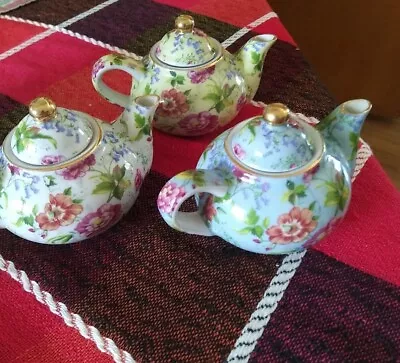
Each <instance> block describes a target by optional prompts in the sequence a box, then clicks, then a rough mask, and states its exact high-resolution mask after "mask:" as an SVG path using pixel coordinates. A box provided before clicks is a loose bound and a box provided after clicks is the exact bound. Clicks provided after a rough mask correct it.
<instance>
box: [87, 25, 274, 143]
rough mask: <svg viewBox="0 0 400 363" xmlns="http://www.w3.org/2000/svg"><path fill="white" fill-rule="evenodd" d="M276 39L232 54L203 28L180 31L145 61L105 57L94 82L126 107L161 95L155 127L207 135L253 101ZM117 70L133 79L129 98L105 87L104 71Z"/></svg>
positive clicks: (260, 40) (268, 38)
mask: <svg viewBox="0 0 400 363" xmlns="http://www.w3.org/2000/svg"><path fill="white" fill-rule="evenodd" d="M180 18H181V17H178V19H177V21H178V20H179V19H180ZM189 25H190V24H189ZM184 30H185V29H184ZM275 41H276V37H275V36H273V35H259V36H256V37H254V38H252V39H251V40H249V42H248V43H247V46H244V47H242V49H241V50H240V51H239V52H238V53H237V54H235V55H233V54H231V53H229V52H228V51H226V50H225V49H223V48H222V46H221V44H220V43H219V42H217V41H216V40H215V39H213V38H211V37H208V36H207V35H206V34H204V33H202V32H200V31H199V30H197V29H195V28H190V27H189V28H188V29H186V30H185V31H183V30H182V28H179V27H177V29H175V30H173V31H171V32H169V33H167V34H166V35H165V36H164V37H163V38H162V39H161V40H160V41H159V42H158V43H156V44H155V45H154V46H153V47H152V49H151V51H150V53H149V55H148V56H146V57H144V58H143V59H142V60H134V59H132V58H129V57H125V56H121V55H106V56H104V57H102V58H100V59H99V60H98V61H97V62H96V64H95V65H94V67H93V72H92V82H93V85H94V87H95V89H96V90H97V91H98V92H99V93H100V94H101V95H102V96H103V97H105V98H106V99H107V100H109V101H110V102H112V103H115V104H118V105H120V106H122V107H124V108H129V105H130V104H131V103H132V102H133V101H134V99H135V98H136V97H137V96H140V95H147V94H157V95H159V96H160V98H161V103H160V105H159V107H158V109H157V112H156V115H155V119H154V127H156V128H157V129H159V130H162V131H164V132H167V133H171V134H174V135H180V136H198V135H204V134H207V133H210V132H213V131H214V130H216V129H217V128H218V127H221V126H224V125H226V124H227V123H229V122H230V121H231V120H233V118H234V117H235V116H236V115H237V114H238V112H239V111H240V110H241V108H242V107H243V106H244V105H245V104H246V102H248V101H250V100H251V99H252V98H253V97H254V95H255V93H256V91H257V89H258V86H259V83H260V77H261V72H262V68H263V64H264V59H265V56H266V54H267V52H268V50H269V49H270V47H271V46H272V45H273V44H274V42H275ZM112 69H119V70H123V71H125V72H127V73H129V74H130V75H132V76H133V78H134V82H133V84H132V88H131V94H130V96H129V97H127V96H124V95H122V94H120V93H118V92H116V91H113V90H112V89H110V88H109V87H108V86H106V85H105V84H104V83H103V81H102V77H103V75H104V73H106V72H108V71H110V70H112ZM124 117H129V114H128V113H125V116H124Z"/></svg>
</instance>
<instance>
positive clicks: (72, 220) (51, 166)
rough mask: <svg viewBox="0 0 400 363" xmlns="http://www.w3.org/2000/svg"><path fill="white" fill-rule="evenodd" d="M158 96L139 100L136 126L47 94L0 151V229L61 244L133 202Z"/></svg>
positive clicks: (148, 158)
mask: <svg viewBox="0 0 400 363" xmlns="http://www.w3.org/2000/svg"><path fill="white" fill-rule="evenodd" d="M158 102H159V97H158V96H154V95H147V96H142V97H138V98H137V99H135V100H134V101H133V102H132V103H131V106H130V112H131V113H132V115H133V118H134V119H135V121H136V122H135V123H124V122H122V120H119V119H118V120H117V121H116V122H114V123H113V124H109V123H105V122H101V121H100V120H98V119H95V118H93V117H91V116H89V115H87V114H84V113H82V112H79V111H74V110H69V109H65V108H61V107H57V106H56V105H55V103H54V102H53V101H52V100H51V99H49V98H46V97H39V98H37V99H35V100H33V101H32V102H31V103H30V105H29V114H28V115H27V116H25V117H24V118H23V119H22V120H21V121H20V122H19V124H18V125H17V126H16V127H15V128H14V129H13V130H12V131H11V132H10V133H9V134H8V135H7V136H6V138H5V139H4V143H3V145H2V147H1V148H0V228H6V229H8V230H9V231H11V232H12V233H14V234H16V235H18V236H19V237H22V238H24V239H26V240H30V241H33V242H38V243H44V244H65V243H72V242H77V241H81V240H84V239H87V238H91V237H94V236H96V235H98V234H100V233H102V232H104V231H105V230H107V229H108V228H110V227H111V226H113V225H114V224H116V223H117V222H118V221H119V220H120V219H121V218H122V216H123V215H124V214H126V213H127V212H128V210H129V209H130V208H131V207H132V205H133V204H134V202H135V200H136V198H137V196H138V194H139V191H140V187H141V185H142V182H143V179H144V178H145V176H146V175H147V173H148V172H149V169H150V167H151V163H152V159H153V146H152V136H151V128H150V123H151V120H152V117H153V115H154V112H155V110H156V108H157V106H158Z"/></svg>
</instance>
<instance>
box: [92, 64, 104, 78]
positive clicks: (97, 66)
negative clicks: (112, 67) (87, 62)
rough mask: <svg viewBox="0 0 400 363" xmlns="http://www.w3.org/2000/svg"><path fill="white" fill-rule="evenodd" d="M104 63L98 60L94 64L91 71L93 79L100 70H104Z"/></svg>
mask: <svg viewBox="0 0 400 363" xmlns="http://www.w3.org/2000/svg"><path fill="white" fill-rule="evenodd" d="M104 66H105V65H104V62H103V61H102V60H98V61H97V62H96V63H95V64H94V66H93V69H92V78H95V77H96V76H97V73H99V71H100V70H101V69H103V68H104Z"/></svg>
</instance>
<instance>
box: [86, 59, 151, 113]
mask: <svg viewBox="0 0 400 363" xmlns="http://www.w3.org/2000/svg"><path fill="white" fill-rule="evenodd" d="M111 70H120V71H124V72H126V73H128V74H129V75H131V76H132V77H133V78H134V81H136V82H137V81H139V80H140V79H142V78H143V77H144V75H145V72H146V68H145V65H144V63H143V62H142V61H140V60H136V59H133V58H130V57H126V56H124V55H120V54H108V55H105V56H103V57H101V58H100V59H99V60H98V61H97V62H96V63H95V64H94V66H93V70H92V83H93V87H94V88H95V89H96V91H97V92H98V93H100V95H102V96H103V97H104V98H105V99H106V100H107V101H109V102H111V103H114V104H117V105H119V106H121V107H124V108H127V107H128V106H129V105H130V103H131V102H130V97H129V96H127V95H124V94H122V93H120V92H117V91H114V90H113V89H111V88H110V87H108V86H106V85H105V84H104V82H103V80H102V77H103V75H104V74H105V73H107V72H108V71H111Z"/></svg>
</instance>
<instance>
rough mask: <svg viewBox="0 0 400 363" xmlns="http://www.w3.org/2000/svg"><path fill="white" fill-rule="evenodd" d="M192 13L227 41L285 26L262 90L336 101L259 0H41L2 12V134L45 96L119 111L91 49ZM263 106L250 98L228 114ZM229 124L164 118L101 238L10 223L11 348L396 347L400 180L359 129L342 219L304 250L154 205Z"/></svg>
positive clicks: (40, 355) (3, 331)
mask: <svg viewBox="0 0 400 363" xmlns="http://www.w3.org/2000/svg"><path fill="white" fill-rule="evenodd" d="M182 12H184V13H189V14H192V15H193V16H194V17H195V19H196V22H197V24H198V26H199V28H201V29H203V30H204V31H206V33H209V34H210V35H212V36H213V37H215V38H216V39H218V40H219V41H221V42H224V43H223V44H224V45H225V46H226V47H227V49H228V50H230V51H232V52H233V51H235V50H237V49H238V48H239V47H240V46H241V45H243V44H244V42H245V41H246V40H247V39H249V38H250V37H251V36H253V35H255V34H260V33H273V34H276V35H277V36H278V38H279V40H278V42H277V43H276V44H275V45H274V46H273V47H272V49H271V50H270V52H269V53H268V55H267V59H266V63H265V67H264V70H263V76H262V81H261V85H260V89H259V91H258V92H257V94H256V96H255V100H256V101H261V102H271V101H281V102H285V103H286V104H288V106H289V107H290V108H291V109H292V110H293V111H294V112H298V113H301V114H304V115H306V116H309V117H316V118H317V119H320V118H321V117H323V116H324V115H326V114H327V113H328V112H329V111H330V110H331V109H332V108H333V107H334V106H335V105H336V104H335V100H334V99H333V98H332V96H331V95H330V94H329V92H328V91H327V90H326V89H325V87H324V86H323V85H322V84H321V83H320V82H319V80H318V77H317V76H316V75H315V74H314V72H313V70H312V67H310V65H309V64H308V63H307V61H306V60H305V59H304V58H303V57H302V55H301V50H299V49H297V47H296V44H295V41H294V40H293V39H292V37H291V36H290V34H289V33H288V32H287V31H286V29H285V28H284V25H283V24H282V23H281V22H280V20H279V18H278V16H277V14H276V13H274V12H273V10H272V9H271V8H270V6H269V5H268V4H267V3H266V2H265V1H263V0H254V1H252V2H251V3H248V2H242V1H239V0H230V1H227V0H219V1H216V0H212V1H202V0H196V1H194V0H193V1H182V0H159V1H150V0H145V1H130V0H119V1H117V0H109V1H106V2H102V1H99V0H90V1H85V2H83V1H82V2H74V1H61V0H57V1H53V0H52V1H50V0H38V1H36V2H32V3H30V4H27V5H25V6H23V7H20V8H18V9H16V10H13V11H11V12H8V13H6V14H3V15H0V80H1V82H0V120H1V123H0V125H1V127H0V132H1V135H2V137H4V135H5V134H6V133H7V132H8V131H9V130H10V128H11V127H12V126H13V125H15V124H16V123H17V122H18V121H19V119H20V118H22V117H23V116H24V114H25V113H26V111H27V107H26V105H27V104H29V102H30V100H32V99H33V98H35V97H37V96H39V95H47V96H50V97H51V98H53V99H54V100H55V102H56V103H57V104H58V105H62V106H63V107H66V108H71V109H77V110H82V111H84V112H87V113H89V114H92V115H93V116H95V117H99V118H101V119H103V120H106V121H112V120H113V119H115V117H116V116H117V115H118V114H119V113H120V112H121V110H120V109H119V108H118V107H116V106H113V105H111V104H109V103H107V102H106V101H105V100H103V99H102V98H101V97H100V96H99V95H98V94H97V93H96V92H95V90H94V89H93V87H92V85H91V80H90V74H91V68H92V66H93V64H94V62H95V61H96V60H97V59H98V58H99V57H101V56H102V55H105V54H108V53H110V52H114V53H122V54H127V52H129V53H135V54H140V55H144V54H145V53H146V52H147V51H148V50H149V48H150V46H151V45H152V44H153V43H154V42H155V41H157V40H158V39H160V38H161V36H162V35H163V34H164V33H165V32H167V31H168V30H170V28H171V27H172V25H173V21H174V18H175V17H176V16H177V15H179V14H180V13H182ZM53 25H57V26H56V27H54V26H53ZM109 81H110V82H111V84H113V85H114V86H116V87H119V88H124V87H125V86H127V85H128V83H127V82H126V81H127V79H126V78H124V76H122V75H118V74H116V75H114V76H113V77H112V78H110V80H109ZM358 96H359V97H362V95H358ZM261 112H262V109H261V108H260V107H259V106H258V105H257V104H250V105H246V107H245V108H244V109H243V110H242V111H241V112H240V114H239V115H238V116H237V118H236V119H235V120H234V121H233V122H232V123H231V124H230V125H228V126H227V127H230V126H232V125H233V124H235V123H237V122H239V121H241V120H243V119H245V118H248V117H249V116H252V115H257V114H261ZM219 132H220V131H218V132H216V133H214V134H211V135H207V136H204V137H199V138H196V139H193V140H190V141H189V140H187V139H181V138H176V137H173V136H170V135H166V134H162V133H159V132H157V131H154V149H155V150H154V151H155V157H154V163H153V167H152V172H151V173H150V175H149V176H148V177H147V178H146V181H145V183H144V185H143V189H142V191H141V194H140V197H139V199H138V201H137V202H136V204H135V207H134V208H133V210H132V211H131V212H130V213H129V214H128V215H127V216H126V217H125V218H124V219H123V220H122V221H121V222H120V223H119V224H118V226H117V227H115V228H113V229H111V230H110V231H109V232H107V233H105V234H104V235H102V236H100V237H98V238H96V239H95V240H93V241H91V242H89V241H87V242H83V243H79V244H76V245H73V246H59V247H51V246H50V247H49V246H40V245H36V244H32V243H29V242H27V241H23V240H22V239H19V238H18V237H15V236H12V235H11V234H10V233H9V232H8V231H5V230H2V231H0V234H1V236H0V238H1V240H2V243H1V244H0V270H1V272H0V286H1V291H2V297H1V299H0V343H1V344H0V361H2V362H47V361H49V362H83V361H84V362H110V361H113V360H114V361H116V362H133V361H143V362H153V361H157V362H163V361H165V362H176V361H180V362H181V361H182V362H183V361H190V362H208V361H210V362H211V361H212V362H214V361H224V360H225V359H227V360H228V361H230V362H242V361H248V360H249V361H254V362H255V361H361V360H362V361H371V362H372V361H374V362H375V361H380V362H389V361H396V360H398V359H400V351H399V346H400V292H399V289H398V285H399V283H400V268H399V264H398V256H399V254H400V224H399V220H400V209H399V202H400V194H399V193H398V191H397V190H396V189H395V187H394V186H393V185H392V184H391V182H390V180H389V179H388V177H387V176H386V174H385V173H384V171H383V170H382V168H381V166H380V165H379V162H378V161H377V160H376V158H375V157H374V156H373V154H372V151H371V149H370V147H369V146H368V145H367V144H365V143H363V142H361V143H360V148H359V152H358V158H357V168H356V173H355V175H354V181H353V192H352V200H351V205H350V208H349V211H348V214H347V215H346V217H345V220H344V222H343V223H342V225H341V227H340V228H338V229H337V230H336V231H334V232H333V233H332V234H331V235H330V236H329V237H327V238H326V239H325V240H323V241H322V242H321V243H320V244H319V245H317V246H315V247H314V248H312V249H310V250H309V251H307V252H302V253H294V254H292V255H288V256H275V257H273V256H261V255H254V254H250V253H247V252H245V251H241V250H239V249H237V248H235V247H232V246H230V245H228V244H226V243H224V242H223V241H222V240H220V239H218V238H209V239H207V238H200V237H199V238H192V237H187V236H182V235H181V234H179V233H178V232H175V231H172V230H170V229H168V228H167V227H166V226H165V224H164V223H163V222H162V221H161V219H160V218H159V216H158V217H156V216H157V213H156V208H155V207H154V198H155V196H156V195H157V192H158V191H159V189H160V188H161V186H162V185H163V183H164V182H165V181H166V180H167V179H168V177H171V176H173V175H175V174H176V173H177V172H179V171H182V170H186V169H190V168H193V167H194V166H195V164H196V162H197V159H198V158H199V156H200V155H201V152H202V151H203V149H204V148H205V147H206V146H207V145H208V143H209V142H210V141H211V140H212V139H213V138H214V137H215V136H216V135H217V134H218V133H219ZM154 213H155V214H154ZM289 282H290V284H289Z"/></svg>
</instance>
